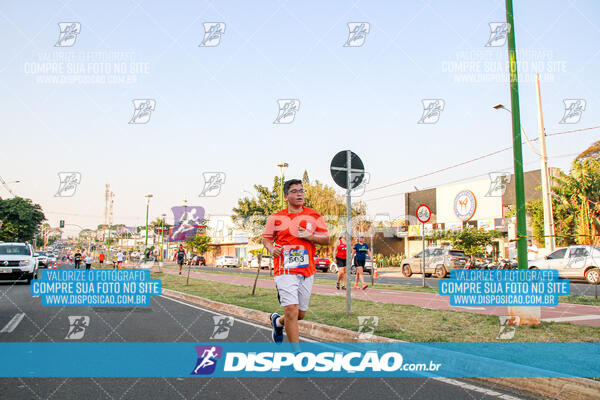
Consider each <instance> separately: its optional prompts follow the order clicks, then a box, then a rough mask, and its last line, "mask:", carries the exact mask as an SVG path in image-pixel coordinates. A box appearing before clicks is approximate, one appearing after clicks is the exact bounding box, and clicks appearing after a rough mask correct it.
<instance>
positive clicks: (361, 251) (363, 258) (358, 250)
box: [352, 235, 373, 290]
mask: <svg viewBox="0 0 600 400" xmlns="http://www.w3.org/2000/svg"><path fill="white" fill-rule="evenodd" d="M367 255H368V256H369V257H371V260H372V259H373V254H372V253H371V249H370V248H369V245H368V244H366V243H365V237H364V236H363V235H359V236H358V243H356V244H355V245H354V247H353V248H352V256H353V257H354V265H356V284H355V285H354V289H358V288H359V287H358V281H359V280H360V282H361V283H362V290H365V289H366V288H367V287H368V286H369V285H365V278H364V277H363V267H364V266H365V264H366V262H367ZM371 273H373V272H371Z"/></svg>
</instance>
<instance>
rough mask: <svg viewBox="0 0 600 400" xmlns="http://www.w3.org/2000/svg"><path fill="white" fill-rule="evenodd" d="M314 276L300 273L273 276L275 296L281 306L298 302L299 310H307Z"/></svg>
mask: <svg viewBox="0 0 600 400" xmlns="http://www.w3.org/2000/svg"><path fill="white" fill-rule="evenodd" d="M314 280H315V276H314V275H311V276H307V277H305V276H302V275H300V274H285V275H278V276H276V277H275V286H276V287H277V298H278V299H279V304H281V306H282V307H285V306H289V305H292V304H298V308H299V309H300V310H301V311H306V310H308V302H309V301H310V293H311V291H312V286H313V282H314Z"/></svg>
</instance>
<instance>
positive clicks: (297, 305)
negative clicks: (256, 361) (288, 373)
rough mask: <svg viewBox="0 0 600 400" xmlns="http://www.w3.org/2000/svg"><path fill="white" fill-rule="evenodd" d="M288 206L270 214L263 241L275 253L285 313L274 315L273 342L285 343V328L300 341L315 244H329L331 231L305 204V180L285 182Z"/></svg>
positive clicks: (311, 277) (278, 290)
mask: <svg viewBox="0 0 600 400" xmlns="http://www.w3.org/2000/svg"><path fill="white" fill-rule="evenodd" d="M283 193H284V198H285V200H286V201H287V203H288V208H286V209H283V210H281V211H279V212H277V213H275V214H273V215H271V216H270V217H269V219H268V220H267V227H266V229H265V233H264V235H263V244H264V245H265V247H266V248H267V250H269V252H270V253H271V254H272V255H273V260H274V275H275V286H276V287H277V297H278V299H279V303H280V304H281V306H282V307H283V310H284V315H283V316H281V315H279V314H278V313H273V314H271V317H270V319H271V326H272V327H273V335H272V336H273V341H274V342H275V343H282V342H283V328H284V327H285V333H286V334H287V337H288V341H289V342H292V343H294V342H295V343H297V342H299V341H300V335H299V332H298V320H301V319H303V318H304V316H305V314H306V311H307V310H308V303H309V301H310V294H311V291H312V285H313V281H314V274H315V260H314V258H315V250H316V248H315V244H320V245H324V246H327V245H328V244H329V233H328V232H327V225H326V224H325V219H324V218H323V216H322V215H321V214H319V213H318V212H316V211H315V210H313V209H312V208H308V207H305V206H304V205H303V204H304V189H303V188H302V181H301V180H299V179H291V180H289V181H286V182H285V184H284V185H283Z"/></svg>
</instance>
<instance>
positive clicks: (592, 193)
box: [553, 158, 600, 245]
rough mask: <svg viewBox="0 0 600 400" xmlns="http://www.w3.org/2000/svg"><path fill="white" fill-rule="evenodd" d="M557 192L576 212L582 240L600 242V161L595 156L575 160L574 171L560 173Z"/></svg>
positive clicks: (574, 213) (582, 241) (582, 242)
mask: <svg viewBox="0 0 600 400" xmlns="http://www.w3.org/2000/svg"><path fill="white" fill-rule="evenodd" d="M556 180H557V182H558V186H556V187H554V188H553V189H554V192H555V193H556V194H557V195H558V198H559V201H560V203H561V204H562V205H563V206H565V208H567V209H568V210H569V211H570V214H571V215H573V216H575V218H574V220H575V228H576V233H577V235H578V236H579V237H578V239H577V242H578V243H579V244H588V245H597V244H598V243H599V242H600V238H599V237H598V234H599V232H600V161H598V160H596V159H594V158H586V159H583V160H575V161H574V162H573V167H572V168H571V173H570V174H569V175H566V174H564V173H562V172H561V173H560V177H558V178H557V179H556Z"/></svg>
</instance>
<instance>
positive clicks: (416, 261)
mask: <svg viewBox="0 0 600 400" xmlns="http://www.w3.org/2000/svg"><path fill="white" fill-rule="evenodd" d="M423 255H425V276H431V275H432V274H435V276H437V277H438V278H445V277H446V276H447V275H448V274H449V273H450V271H451V270H453V269H462V268H465V265H466V264H467V261H469V256H467V255H466V254H465V252H464V251H462V250H454V249H447V248H442V247H434V248H429V249H425V251H424V252H423V251H422V252H420V253H418V254H416V255H415V256H414V257H410V258H407V259H405V260H404V261H402V274H403V275H404V276H405V277H407V278H408V277H410V276H411V275H412V274H413V273H418V274H420V273H421V271H422V268H423V267H422V263H423Z"/></svg>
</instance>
